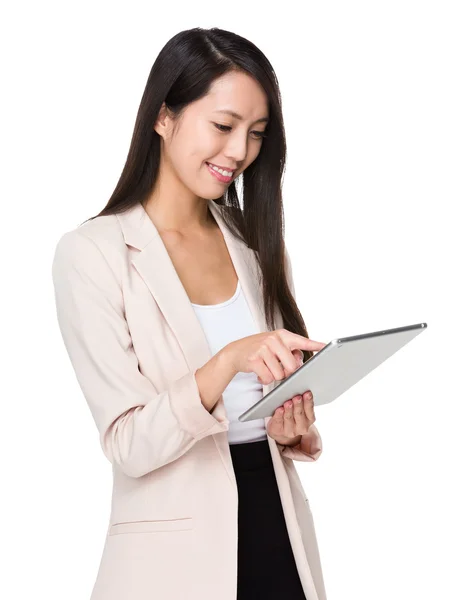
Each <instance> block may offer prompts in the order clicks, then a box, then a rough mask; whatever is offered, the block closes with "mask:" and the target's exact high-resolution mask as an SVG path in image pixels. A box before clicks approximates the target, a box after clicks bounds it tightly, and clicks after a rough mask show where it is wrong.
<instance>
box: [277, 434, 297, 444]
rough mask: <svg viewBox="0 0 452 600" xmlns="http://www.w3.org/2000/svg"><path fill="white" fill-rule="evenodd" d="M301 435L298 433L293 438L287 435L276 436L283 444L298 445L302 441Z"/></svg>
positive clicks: (279, 442) (278, 441)
mask: <svg viewBox="0 0 452 600" xmlns="http://www.w3.org/2000/svg"><path fill="white" fill-rule="evenodd" d="M301 438H302V436H301V435H297V436H296V437H293V438H287V437H278V438H274V439H275V441H276V442H277V443H278V444H281V446H289V447H290V446H298V444H299V443H300V442H301Z"/></svg>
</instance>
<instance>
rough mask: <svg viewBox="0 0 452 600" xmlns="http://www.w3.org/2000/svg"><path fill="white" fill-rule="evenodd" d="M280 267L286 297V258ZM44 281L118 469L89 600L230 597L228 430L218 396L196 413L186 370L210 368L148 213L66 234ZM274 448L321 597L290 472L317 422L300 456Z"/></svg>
mask: <svg viewBox="0 0 452 600" xmlns="http://www.w3.org/2000/svg"><path fill="white" fill-rule="evenodd" d="M208 205H209V209H210V211H211V212H212V215H213V216H214V218H215V219H216V221H217V223H218V225H219V227H220V229H221V231H222V233H223V235H224V239H225V242H226V245H227V248H228V250H229V253H230V256H231V260H232V262H233V265H234V267H235V270H236V272H237V275H238V278H239V280H240V283H241V287H242V290H243V293H244V295H245V298H246V300H247V302H248V304H249V306H250V309H251V312H252V315H253V317H254V319H255V320H256V323H257V324H258V330H259V331H267V327H266V325H265V318H264V312H263V300H262V294H261V289H260V283H259V281H258V275H257V273H258V270H257V269H258V264H257V260H256V257H255V254H254V251H252V250H251V249H250V248H248V247H247V246H246V244H244V243H243V242H240V241H239V240H236V239H235V238H234V237H233V236H232V235H231V234H230V233H229V231H228V230H227V228H226V225H225V222H224V220H223V218H222V215H221V212H220V209H219V207H218V206H217V205H216V204H215V202H214V201H213V200H209V201H208ZM286 260H287V261H288V266H289V273H290V275H289V277H290V285H291V287H292V291H293V290H294V287H293V280H292V275H291V270H290V259H289V256H288V254H287V253H286ZM52 277H53V283H54V289H55V299H56V309H57V316H58V323H59V326H60V329H61V334H62V337H63V340H64V344H65V347H66V349H67V352H68V354H69V357H70V360H71V363H72V365H73V368H74V371H75V374H76V377H77V380H78V382H79V384H80V387H81V389H82V391H83V394H84V397H85V398H86V401H87V402H88V405H89V408H90V410H91V412H92V415H93V418H94V420H95V423H96V426H97V428H98V430H99V437H100V444H101V447H102V450H103V452H104V454H105V456H106V457H107V459H108V460H109V461H110V463H111V464H112V474H113V491H112V503H111V515H110V523H109V526H108V530H107V531H106V535H105V545H104V549H103V553H102V557H101V560H100V564H99V569H98V573H97V577H96V580H95V583H94V587H93V590H92V595H91V600H150V599H151V598H152V599H155V600H214V599H215V600H236V591H237V519H238V511H237V509H238V495H237V484H236V479H235V474H234V469H233V464H232V461H231V454H230V449H229V442H228V435H227V431H228V424H229V421H228V419H227V414H226V411H225V406H224V402H223V397H221V398H220V399H219V400H218V402H217V404H216V406H215V408H214V410H213V411H212V413H209V411H208V410H206V409H205V408H204V406H203V405H202V403H201V399H200V396H199V392H198V388H197V384H196V379H195V376H194V373H195V371H196V369H198V368H200V367H201V366H202V365H203V364H205V363H206V362H207V361H208V360H209V359H210V358H211V353H210V350H209V346H208V343H207V339H206V337H205V335H204V331H203V329H202V327H201V325H200V323H199V321H198V318H197V316H196V313H195V312H194V310H193V307H192V305H191V302H190V299H189V297H188V296H187V294H186V292H185V289H184V287H183V285H182V283H181V280H180V279H179V277H178V275H177V272H176V270H175V268H174V266H173V263H172V261H171V259H170V256H169V254H168V252H167V251H166V248H165V246H164V244H163V241H162V238H161V237H160V235H159V233H158V231H157V229H156V227H155V225H154V224H153V222H152V220H151V218H150V217H149V215H148V214H147V213H146V211H145V209H144V207H143V206H142V205H141V204H138V205H137V206H135V207H134V208H132V209H130V210H129V211H127V212H126V213H123V214H118V215H110V216H104V217H98V218H96V219H94V220H92V221H88V222H86V223H83V224H82V225H80V226H79V227H77V228H75V229H73V230H71V231H69V232H66V233H64V234H63V235H62V237H61V238H60V240H59V241H58V243H57V246H56V250H55V255H54V260H53V264H52ZM277 323H278V327H282V326H283V325H282V319H281V315H280V314H279V311H278V321H277ZM274 385H275V382H273V383H272V384H269V385H266V386H264V389H263V393H264V394H266V393H267V392H268V391H270V389H272V388H273V387H274ZM269 420H270V417H268V418H266V419H265V424H266V425H267V423H268V421H269ZM268 441H269V444H270V450H271V455H272V459H273V464H274V469H275V474H276V479H277V482H278V486H279V491H280V494H281V500H282V506H283V510H284V515H285V519H286V523H287V528H288V532H289V538H290V542H291V545H292V548H293V552H294V556H295V561H296V565H297V568H298V572H299V574H300V578H301V581H302V583H303V587H304V590H305V593H306V598H307V600H326V593H325V587H324V582H323V577H322V568H321V563H320V557H319V550H318V546H317V540H316V533H315V529H314V522H313V516H312V513H311V510H310V508H309V502H308V499H307V498H306V495H305V492H304V489H303V486H302V484H301V482H300V479H299V476H298V473H297V470H296V469H295V466H294V464H293V461H294V460H297V461H315V460H317V459H318V458H319V456H320V454H321V452H322V442H321V437H320V435H319V432H318V430H317V428H316V427H315V425H312V426H311V428H310V431H309V433H308V434H306V435H304V436H303V439H302V443H301V444H300V445H299V446H297V447H294V448H289V447H284V446H281V445H279V444H278V443H276V442H275V440H274V439H273V438H271V437H269V436H268ZM262 502H265V498H262ZM262 528H263V529H265V523H262ZM264 535H265V534H264ZM275 576H277V575H276V574H275Z"/></svg>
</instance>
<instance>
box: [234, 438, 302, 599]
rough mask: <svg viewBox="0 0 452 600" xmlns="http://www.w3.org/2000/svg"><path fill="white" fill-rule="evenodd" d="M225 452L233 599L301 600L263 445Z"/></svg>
mask: <svg viewBox="0 0 452 600" xmlns="http://www.w3.org/2000/svg"><path fill="white" fill-rule="evenodd" d="M229 447H230V449H231V456H232V462H233V465H234V471H235V475H236V479H237V486H238V496H239V498H238V502H239V505H238V512H239V514H238V575H237V600H255V599H256V600H257V599H259V600H275V599H279V598H283V599H284V600H306V596H305V594H304V591H303V586H302V584H301V581H300V576H299V575H298V571H297V567H296V564H295V559H294V556H293V552H292V547H291V545H290V540H289V534H288V532H287V526H286V521H285V518H284V513H283V508H282V504H281V497H280V495H279V489H278V484H277V482H276V476H275V472H274V467H273V462H272V458H271V453H270V447H269V445H268V440H263V441H259V442H250V443H245V444H230V445H229Z"/></svg>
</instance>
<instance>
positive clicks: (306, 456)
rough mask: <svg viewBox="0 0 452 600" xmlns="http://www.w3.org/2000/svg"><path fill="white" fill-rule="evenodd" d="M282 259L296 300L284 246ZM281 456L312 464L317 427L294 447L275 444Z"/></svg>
mask: <svg viewBox="0 0 452 600" xmlns="http://www.w3.org/2000/svg"><path fill="white" fill-rule="evenodd" d="M284 258H285V266H286V277H287V283H288V284H289V288H290V291H291V292H292V296H293V297H294V299H295V300H296V295H295V285H294V281H293V276H292V263H291V260H290V256H289V253H288V251H287V248H286V246H285V245H284ZM276 445H277V446H278V448H279V450H280V452H281V454H282V456H285V457H286V458H291V459H293V460H299V461H306V462H312V461H315V460H317V459H318V458H319V456H320V455H321V454H322V452H323V445H322V438H321V436H320V433H319V431H318V429H317V427H316V426H315V425H314V424H312V425H311V427H310V428H309V431H308V433H305V434H304V435H302V436H301V440H300V443H299V444H297V445H296V446H283V445H282V444H279V443H278V442H277V443H276Z"/></svg>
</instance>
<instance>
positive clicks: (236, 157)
mask: <svg viewBox="0 0 452 600" xmlns="http://www.w3.org/2000/svg"><path fill="white" fill-rule="evenodd" d="M247 152H248V141H247V139H246V137H245V138H244V137H243V136H238V135H237V136H235V137H234V136H230V137H229V140H228V143H227V145H226V148H225V152H224V155H225V157H226V158H227V160H228V162H229V163H231V164H235V165H237V170H239V169H240V168H241V166H242V165H243V164H244V162H245V160H246V155H247Z"/></svg>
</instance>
